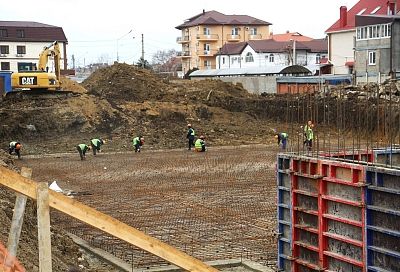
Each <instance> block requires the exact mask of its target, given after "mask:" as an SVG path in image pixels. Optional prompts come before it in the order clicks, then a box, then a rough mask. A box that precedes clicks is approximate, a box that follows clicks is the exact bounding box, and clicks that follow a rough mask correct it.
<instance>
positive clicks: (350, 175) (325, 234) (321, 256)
mask: <svg viewBox="0 0 400 272" xmlns="http://www.w3.org/2000/svg"><path fill="white" fill-rule="evenodd" d="M292 169H293V175H292V177H291V181H292V186H291V187H292V188H291V189H292V205H293V208H292V220H293V221H292V253H293V259H294V260H293V265H292V271H294V272H299V271H300V268H301V266H305V267H307V268H308V269H309V270H314V271H330V269H332V268H331V267H330V263H329V260H332V264H333V263H334V262H338V263H340V262H341V263H343V264H348V265H349V266H355V267H359V268H360V271H363V272H364V271H366V268H365V267H366V266H365V248H364V245H365V233H364V231H363V229H364V226H365V203H364V199H365V197H364V194H365V190H364V186H365V167H363V166H362V165H356V164H351V163H346V162H339V161H331V160H324V159H322V160H320V159H316V158H307V157H294V158H293V161H292ZM299 177H302V178H305V180H306V181H309V182H312V183H314V186H317V188H315V190H314V189H313V188H312V187H310V188H312V190H314V191H312V190H311V191H302V190H299V189H298V185H299V184H298V178H299ZM328 183H330V184H334V185H333V186H336V185H338V186H343V188H347V190H350V192H352V190H353V188H354V190H355V191H354V194H355V195H356V197H357V200H352V199H346V198H341V197H337V196H332V195H329V194H328V192H327V187H328ZM330 188H331V187H330ZM299 195H305V196H306V197H308V198H309V199H311V200H312V201H311V204H312V203H314V202H315V200H316V203H317V205H316V207H314V209H312V210H307V209H304V208H299V207H300V206H301V205H302V203H299V202H298V198H300V197H299ZM350 198H351V197H350ZM328 202H332V203H334V205H347V206H346V207H356V210H355V212H356V213H358V209H359V218H360V220H352V219H349V218H344V217H338V216H334V215H331V214H329V212H328ZM307 205H309V204H307ZM349 209H351V208H349ZM353 212H354V211H353ZM299 213H306V214H309V215H310V216H311V217H310V218H317V226H315V227H304V226H301V225H298V224H297V222H298V216H299ZM329 220H331V221H335V222H339V224H345V225H344V226H350V227H355V228H356V229H357V228H359V234H360V237H361V239H360V240H356V239H352V238H349V237H346V236H345V235H340V234H336V233H331V232H329V231H328V221H329ZM335 224H337V223H335ZM357 230H358V229H357ZM298 231H299V232H300V231H301V232H302V233H304V232H307V233H309V235H313V236H314V237H315V236H316V235H318V245H312V244H309V243H307V242H306V243H304V242H302V241H300V239H299V238H300V237H299V234H298V233H299V232H298ZM329 239H333V241H335V242H334V243H343V244H344V245H349V246H354V247H356V249H357V250H355V251H356V252H355V253H354V254H355V255H356V254H358V249H359V252H360V254H361V260H357V259H353V258H350V257H348V256H345V255H341V254H338V253H335V252H331V251H329V244H328V241H329ZM310 241H311V239H310ZM300 251H304V252H308V253H310V254H309V255H307V254H305V258H306V259H304V256H303V257H301V256H299V255H300V254H299V253H300ZM313 256H315V258H314V257H313ZM316 256H318V260H316ZM307 257H309V259H307ZM333 265H335V264H333ZM343 271H345V270H343Z"/></svg>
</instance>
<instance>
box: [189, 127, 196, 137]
mask: <svg viewBox="0 0 400 272" xmlns="http://www.w3.org/2000/svg"><path fill="white" fill-rule="evenodd" d="M189 132H190V135H191V136H195V135H196V133H195V132H194V129H193V128H189Z"/></svg>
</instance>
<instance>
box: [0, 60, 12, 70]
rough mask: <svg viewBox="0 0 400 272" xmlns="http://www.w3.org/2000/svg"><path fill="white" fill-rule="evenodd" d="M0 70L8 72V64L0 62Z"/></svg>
mask: <svg viewBox="0 0 400 272" xmlns="http://www.w3.org/2000/svg"><path fill="white" fill-rule="evenodd" d="M1 70H2V71H10V63H9V62H2V63H1Z"/></svg>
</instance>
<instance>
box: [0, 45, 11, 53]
mask: <svg viewBox="0 0 400 272" xmlns="http://www.w3.org/2000/svg"><path fill="white" fill-rule="evenodd" d="M0 54H10V49H9V47H8V45H0Z"/></svg>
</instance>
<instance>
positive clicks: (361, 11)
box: [357, 8, 367, 15]
mask: <svg viewBox="0 0 400 272" xmlns="http://www.w3.org/2000/svg"><path fill="white" fill-rule="evenodd" d="M366 10H367V8H364V9H362V10H360V12H359V13H357V15H362V14H363V13H364V11H366Z"/></svg>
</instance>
